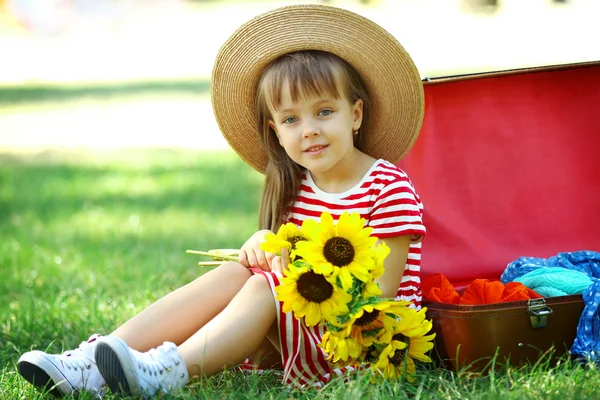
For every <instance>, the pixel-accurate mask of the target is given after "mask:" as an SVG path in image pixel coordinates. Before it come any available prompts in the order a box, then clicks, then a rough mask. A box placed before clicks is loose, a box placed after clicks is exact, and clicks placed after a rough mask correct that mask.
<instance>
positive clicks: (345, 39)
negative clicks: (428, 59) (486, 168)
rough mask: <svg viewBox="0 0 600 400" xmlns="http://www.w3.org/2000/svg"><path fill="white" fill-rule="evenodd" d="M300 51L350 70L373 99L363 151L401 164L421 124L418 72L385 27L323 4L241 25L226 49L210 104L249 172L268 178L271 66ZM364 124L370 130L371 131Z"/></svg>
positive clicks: (216, 69)
mask: <svg viewBox="0 0 600 400" xmlns="http://www.w3.org/2000/svg"><path fill="white" fill-rule="evenodd" d="M301 50H321V51H327V52H330V53H333V54H335V55H337V56H338V57H340V58H342V59H344V60H345V61H346V62H348V63H349V64H350V65H352V66H353V67H354V68H355V69H356V71H357V72H358V73H359V74H360V76H361V78H362V79H363V81H364V83H365V85H366V87H367V91H368V93H369V96H370V106H371V107H370V110H369V113H370V116H369V120H368V121H365V122H364V123H363V128H365V129H363V130H364V131H365V132H366V134H367V135H368V137H367V138H366V139H365V140H364V142H363V143H364V145H363V147H362V150H363V151H364V152H365V153H367V154H369V155H371V156H372V157H375V158H383V159H386V160H388V161H390V162H393V163H396V162H398V161H399V160H400V159H401V158H402V157H403V156H404V155H405V154H406V153H407V152H408V151H409V150H410V148H411V147H412V145H413V144H414V142H415V140H416V139H417V136H418V134H419V130H420V129H421V124H422V121H423V113H424V94H423V85H422V82H421V79H420V76H419V72H418V70H417V68H416V67H415V65H414V63H413V60H412V59H411V58H410V56H409V55H408V53H407V52H406V51H405V50H404V48H403V47H402V45H401V44H400V43H399V42H398V41H397V40H396V39H395V38H394V37H393V36H392V35H391V34H390V33H388V32H387V31H386V30H384V29H383V28H382V27H381V26H379V25H377V24H376V23H374V22H372V21H371V20H369V19H367V18H364V17H362V16H360V15H358V14H355V13H353V12H350V11H347V10H343V9H340V8H336V7H330V6H320V5H298V6H287V7H282V8H278V9H275V10H272V11H269V12H267V13H265V14H262V15H259V16H257V17H255V18H253V19H252V20H250V21H248V22H246V23H245V24H244V25H242V26H241V27H240V28H239V29H238V30H237V31H236V32H235V33H234V34H233V35H232V36H231V37H230V38H229V39H228V40H227V42H225V44H224V45H223V46H222V47H221V49H220V51H219V53H218V55H217V58H216V61H215V65H214V67H213V72H212V78H211V101H212V106H213V111H214V113H215V117H216V120H217V123H218V125H219V128H220V129H221V132H222V133H223V135H224V136H225V139H226V140H227V142H228V143H229V145H230V146H231V147H232V148H233V149H234V150H235V151H236V152H237V153H238V154H239V156H240V157H241V158H242V159H243V160H244V161H245V162H247V163H248V164H249V165H250V166H252V167H253V168H255V169H256V170H258V171H259V172H262V173H264V171H265V168H266V165H267V153H266V150H265V148H264V146H263V144H262V141H261V138H260V133H259V132H258V125H257V121H256V115H255V96H256V90H257V86H258V81H259V79H260V77H261V75H262V73H263V71H264V69H265V68H266V67H267V65H268V64H269V63H271V62H272V61H273V60H275V59H277V58H278V57H280V56H282V55H284V54H286V53H291V52H294V51H301ZM365 124H366V125H365Z"/></svg>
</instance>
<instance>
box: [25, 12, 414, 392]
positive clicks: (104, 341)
mask: <svg viewBox="0 0 600 400" xmlns="http://www.w3.org/2000/svg"><path fill="white" fill-rule="evenodd" d="M307 32H309V34H308V35H307V34H306V33H307ZM212 102H213V108H214V111H215V115H216V118H217V121H218V122H219V126H220V128H221V130H222V132H223V134H224V135H225V137H226V138H227V140H228V141H229V143H230V144H231V146H232V147H233V148H234V149H235V150H236V151H237V152H238V154H239V155H240V156H241V157H242V158H243V159H244V160H245V161H246V162H248V163H249V164H250V165H251V166H253V167H254V168H256V169H258V170H259V171H261V172H264V173H265V175H266V181H265V186H264V192H263V196H262V201H261V204H260V211H259V221H260V228H261V229H260V230H259V231H258V232H256V233H255V234H254V235H252V236H251V237H250V238H249V239H248V240H247V241H246V243H244V244H243V246H242V247H241V252H240V256H239V262H225V263H223V264H221V266H219V267H218V268H216V269H214V270H212V271H210V272H208V273H206V274H204V275H202V276H201V277H200V278H198V279H196V280H195V281H193V282H191V283H190V284H188V285H186V286H183V287H182V288H180V289H178V290H176V291H174V292H173V293H170V294H169V295H167V296H165V297H164V298H162V299H160V300H159V301H157V302H156V303H154V304H153V305H151V306H150V307H148V308H147V309H146V310H144V311H143V312H141V313H140V314H139V315H137V316H135V317H134V318H132V319H131V320H129V321H128V322H126V323H125V324H124V325H123V326H121V327H119V328H118V329H117V330H115V331H114V332H113V333H112V334H110V335H109V336H99V335H93V336H92V337H91V338H90V339H89V340H88V341H86V342H83V343H82V344H81V345H80V346H79V347H78V348H77V349H76V350H73V351H70V352H67V353H64V354H60V355H53V354H46V353H43V352H41V351H31V352H28V353H25V354H24V355H23V356H22V357H21V358H20V360H19V363H18V364H19V372H20V373H21V375H23V377H25V379H27V380H28V381H29V382H31V383H33V384H34V385H36V386H40V387H44V386H47V385H50V386H54V389H53V390H54V392H55V393H56V394H60V395H65V394H69V393H72V392H75V391H78V390H87V391H91V392H93V393H97V394H99V395H101V394H102V393H103V391H104V387H105V385H107V386H108V387H109V388H110V389H111V391H113V392H115V393H125V394H131V395H136V396H139V395H142V396H151V395H153V394H155V393H156V392H158V391H163V392H169V391H171V390H173V389H175V388H179V387H181V386H183V385H185V384H186V383H187V382H188V381H189V380H190V378H193V377H196V376H200V375H211V374H214V373H217V372H219V371H222V370H223V369H224V368H225V367H231V366H235V365H240V364H242V363H243V362H244V361H245V360H247V359H249V360H251V361H253V362H254V363H255V364H258V365H259V366H261V367H264V368H279V369H282V370H283V379H284V381H285V382H289V383H294V384H297V385H307V384H318V383H319V381H325V380H327V379H328V377H329V376H330V373H331V369H330V367H329V365H328V364H327V362H326V361H325V358H326V354H324V353H323V351H322V350H321V349H320V348H319V347H318V346H317V344H318V343H319V342H320V338H321V337H322V335H323V334H324V329H323V327H313V328H308V327H306V326H305V325H304V324H303V323H302V321H299V320H297V319H295V318H294V317H293V316H292V315H291V313H290V314H285V313H283V312H282V311H281V310H282V308H281V303H280V302H279V301H277V300H276V299H275V291H274V289H275V287H276V286H277V285H278V284H279V278H280V277H281V276H282V274H285V268H286V264H287V255H286V253H285V251H282V256H281V257H275V256H274V255H273V254H268V253H265V252H263V251H262V250H261V249H260V245H261V243H262V242H263V241H264V237H265V235H266V234H267V233H269V232H274V231H276V230H277V229H278V228H279V226H280V225H281V224H282V223H284V222H293V223H295V224H296V225H301V224H302V222H303V221H304V220H306V219H309V218H312V219H315V218H318V217H319V216H320V215H321V213H322V212H323V211H328V212H330V213H331V214H332V215H333V217H334V219H336V220H337V219H338V218H339V216H340V215H341V214H342V212H344V211H347V212H350V213H351V212H358V213H360V214H361V216H362V217H363V218H364V219H365V220H366V224H367V225H369V226H371V227H373V235H374V236H377V237H378V238H380V239H385V241H386V243H387V245H388V246H389V247H390V249H391V253H390V255H389V256H388V258H387V259H386V260H385V273H384V275H383V276H382V277H381V278H380V279H379V280H378V283H379V286H380V288H381V290H382V292H383V294H382V296H384V297H394V296H397V297H398V298H400V299H404V300H408V301H411V302H412V303H413V304H414V306H415V307H420V302H421V297H420V290H419V286H420V279H419V263H420V248H421V247H420V241H421V238H422V237H423V234H424V233H425V228H424V226H423V224H422V205H421V202H420V200H419V197H418V196H417V194H416V193H415V190H414V188H413V186H412V184H411V182H410V180H409V178H408V177H407V176H406V174H405V173H404V172H403V171H401V170H400V169H398V168H397V167H396V166H395V165H394V164H393V163H395V162H397V161H398V160H399V159H400V158H401V157H402V156H403V155H404V154H406V152H407V151H408V150H409V149H410V147H411V146H412V144H413V143H414V141H415V139H416V137H417V135H418V132H419V128H420V124H421V120H422V117H423V91H422V86H421V81H420V78H419V75H418V73H417V70H416V68H415V66H414V64H413V63H412V61H411V59H410V57H409V56H408V54H407V53H406V52H405V51H404V49H403V48H402V46H401V45H400V44H399V43H398V42H397V41H396V40H395V39H394V38H393V37H392V36H391V35H389V34H388V33H387V32H386V31H384V30H383V29H382V28H381V27H379V26H378V25H376V24H375V23H373V22H371V21H369V20H367V19H365V18H363V17H360V16H358V15H356V14H353V13H351V12H348V11H344V10H341V9H337V8H333V7H325V6H307V5H306V6H290V7H284V8H281V9H277V10H274V11H271V12H269V13H266V14H264V15H261V16H259V17H257V18H255V19H253V20H251V21H249V22H247V23H246V24H244V25H243V26H242V27H241V28H240V29H239V30H238V31H236V33H234V35H233V36H232V37H231V38H230V39H229V40H228V41H227V42H226V43H225V45H224V46H223V47H222V49H221V51H220V52H219V55H218V56H217V60H216V63H215V67H214V70H213V77H212Z"/></svg>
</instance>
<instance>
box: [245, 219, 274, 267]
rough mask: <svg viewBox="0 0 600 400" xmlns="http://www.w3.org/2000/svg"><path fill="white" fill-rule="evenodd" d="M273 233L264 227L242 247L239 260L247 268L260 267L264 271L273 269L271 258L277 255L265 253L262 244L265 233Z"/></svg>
mask: <svg viewBox="0 0 600 400" xmlns="http://www.w3.org/2000/svg"><path fill="white" fill-rule="evenodd" d="M267 233H271V231H270V230H268V229H262V230H260V231H258V232H256V233H255V234H254V235H252V236H250V238H249V239H248V240H246V243H244V245H243V246H242V247H241V249H240V255H239V259H238V262H239V263H240V264H242V265H243V266H244V267H246V268H259V269H262V270H263V271H271V260H273V257H275V254H273V253H265V252H264V251H263V250H261V248H260V244H261V243H262V242H264V241H265V235H266V234H267Z"/></svg>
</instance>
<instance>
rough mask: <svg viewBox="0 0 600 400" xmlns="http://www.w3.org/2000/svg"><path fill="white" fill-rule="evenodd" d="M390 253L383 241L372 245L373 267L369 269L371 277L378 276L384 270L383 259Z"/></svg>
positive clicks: (375, 277)
mask: <svg viewBox="0 0 600 400" xmlns="http://www.w3.org/2000/svg"><path fill="white" fill-rule="evenodd" d="M389 254H390V248H389V247H388V245H387V244H385V242H379V243H377V244H376V245H375V246H373V262H374V264H375V267H374V268H373V270H372V271H371V274H372V276H373V279H377V278H379V277H380V276H381V275H383V273H384V272H385V269H384V264H383V261H384V260H385V258H386V257H387V256H388V255H389Z"/></svg>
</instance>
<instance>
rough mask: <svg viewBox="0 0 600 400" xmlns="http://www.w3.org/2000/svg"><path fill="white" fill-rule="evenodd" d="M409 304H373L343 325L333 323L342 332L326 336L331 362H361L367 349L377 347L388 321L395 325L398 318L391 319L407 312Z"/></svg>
mask: <svg viewBox="0 0 600 400" xmlns="http://www.w3.org/2000/svg"><path fill="white" fill-rule="evenodd" d="M407 304H408V303H407V302H405V301H394V300H384V301H382V300H377V302H376V303H373V304H363V305H361V306H360V308H359V309H358V310H356V311H354V312H353V313H352V312H351V313H350V314H349V319H348V320H347V321H345V322H344V323H343V324H333V323H332V324H331V325H328V327H333V328H334V329H335V330H339V331H338V332H335V333H331V330H329V331H328V333H329V335H327V337H323V342H322V343H323V346H322V347H323V349H324V350H325V352H326V353H328V358H327V359H333V361H334V362H338V360H340V359H341V360H342V361H344V362H348V360H349V358H354V359H357V358H359V357H360V356H361V354H364V349H365V348H367V347H369V346H371V345H373V343H374V342H375V340H376V338H377V336H378V335H379V333H380V331H381V330H382V329H383V328H384V321H386V320H387V319H390V320H391V321H389V324H391V323H392V322H393V321H395V319H394V318H393V317H391V316H390V314H392V315H398V314H402V313H403V310H404V309H407V307H406V305H407Z"/></svg>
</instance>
